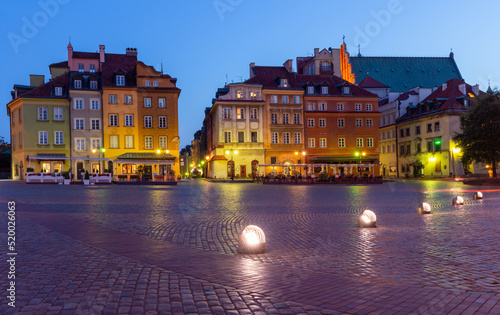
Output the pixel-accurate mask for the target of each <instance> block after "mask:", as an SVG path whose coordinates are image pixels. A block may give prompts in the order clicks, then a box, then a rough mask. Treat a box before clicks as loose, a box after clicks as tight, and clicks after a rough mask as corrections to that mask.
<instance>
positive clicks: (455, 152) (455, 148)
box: [451, 147, 461, 177]
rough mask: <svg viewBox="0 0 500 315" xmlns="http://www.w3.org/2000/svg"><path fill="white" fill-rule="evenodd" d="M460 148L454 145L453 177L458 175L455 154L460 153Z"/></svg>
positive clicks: (452, 155) (452, 156)
mask: <svg viewBox="0 0 500 315" xmlns="http://www.w3.org/2000/svg"><path fill="white" fill-rule="evenodd" d="M460 151H461V150H460V148H457V147H454V148H453V150H451V163H453V177H455V176H456V175H457V173H456V172H455V155H456V154H458V153H460Z"/></svg>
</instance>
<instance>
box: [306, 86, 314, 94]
mask: <svg viewBox="0 0 500 315" xmlns="http://www.w3.org/2000/svg"><path fill="white" fill-rule="evenodd" d="M307 94H314V86H308V87H307Z"/></svg>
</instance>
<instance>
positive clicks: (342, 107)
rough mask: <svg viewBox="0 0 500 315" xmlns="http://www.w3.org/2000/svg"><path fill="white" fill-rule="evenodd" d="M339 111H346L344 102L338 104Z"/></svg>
mask: <svg viewBox="0 0 500 315" xmlns="http://www.w3.org/2000/svg"><path fill="white" fill-rule="evenodd" d="M337 111H339V112H343V111H344V104H342V103H339V104H337Z"/></svg>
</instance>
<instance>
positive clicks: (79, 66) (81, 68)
mask: <svg viewBox="0 0 500 315" xmlns="http://www.w3.org/2000/svg"><path fill="white" fill-rule="evenodd" d="M78 72H85V65H84V64H83V63H79V64H78Z"/></svg>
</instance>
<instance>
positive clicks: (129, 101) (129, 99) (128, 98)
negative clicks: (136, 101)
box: [125, 95, 133, 104]
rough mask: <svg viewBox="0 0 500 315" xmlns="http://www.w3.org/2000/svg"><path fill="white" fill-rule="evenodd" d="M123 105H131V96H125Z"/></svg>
mask: <svg viewBox="0 0 500 315" xmlns="http://www.w3.org/2000/svg"><path fill="white" fill-rule="evenodd" d="M125 104H133V100H132V95H125Z"/></svg>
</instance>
